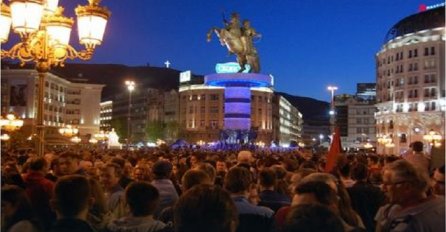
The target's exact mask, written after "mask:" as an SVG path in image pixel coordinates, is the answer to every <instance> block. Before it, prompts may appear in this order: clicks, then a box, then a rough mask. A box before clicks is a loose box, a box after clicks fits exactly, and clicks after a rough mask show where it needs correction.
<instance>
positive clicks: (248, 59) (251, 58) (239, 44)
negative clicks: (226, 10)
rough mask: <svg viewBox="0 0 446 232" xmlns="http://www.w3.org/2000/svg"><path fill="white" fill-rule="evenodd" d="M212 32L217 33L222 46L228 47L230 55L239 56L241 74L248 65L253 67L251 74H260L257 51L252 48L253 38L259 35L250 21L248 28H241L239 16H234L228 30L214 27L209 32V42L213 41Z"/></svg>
mask: <svg viewBox="0 0 446 232" xmlns="http://www.w3.org/2000/svg"><path fill="white" fill-rule="evenodd" d="M246 21H247V20H245V22H246ZM245 22H244V23H243V24H244V25H246V24H245ZM212 32H215V34H216V35H217V36H218V38H219V40H220V44H221V45H222V46H226V48H227V49H228V51H229V53H230V54H235V55H236V56H237V62H238V64H239V65H240V70H239V71H238V72H239V73H241V72H243V71H245V65H246V64H249V65H250V66H251V70H249V72H253V73H258V72H259V71H260V64H259V57H258V54H257V50H256V49H255V48H254V46H252V37H254V36H259V35H257V34H256V33H255V31H254V29H253V28H251V27H250V26H249V21H248V24H247V27H243V28H241V27H240V21H239V20H238V15H237V14H233V16H232V18H231V21H230V22H229V24H227V26H226V28H217V27H212V28H211V29H210V30H209V32H208V33H207V41H208V42H210V41H211V38H212Z"/></svg>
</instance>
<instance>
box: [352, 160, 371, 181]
mask: <svg viewBox="0 0 446 232" xmlns="http://www.w3.org/2000/svg"><path fill="white" fill-rule="evenodd" d="M367 176H368V169H367V166H366V165H365V164H363V163H356V164H355V165H353V168H352V170H351V177H352V179H353V180H356V181H365V180H367Z"/></svg>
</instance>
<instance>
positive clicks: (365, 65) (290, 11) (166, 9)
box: [60, 0, 441, 101]
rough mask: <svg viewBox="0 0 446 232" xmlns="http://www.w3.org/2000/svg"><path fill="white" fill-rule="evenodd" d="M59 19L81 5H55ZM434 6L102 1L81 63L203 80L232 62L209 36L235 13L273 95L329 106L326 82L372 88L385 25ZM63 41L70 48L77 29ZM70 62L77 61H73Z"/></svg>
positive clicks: (404, 0) (360, 1)
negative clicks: (90, 50)
mask: <svg viewBox="0 0 446 232" xmlns="http://www.w3.org/2000/svg"><path fill="white" fill-rule="evenodd" d="M60 2H61V3H60V4H62V5H66V6H67V7H66V10H65V12H66V14H72V12H73V6H74V5H75V3H76V4H79V3H80V4H82V5H84V4H85V2H86V1H78V0H76V1H68V0H61V1H60ZM437 3H441V1H439V0H337V1H335V0H299V1H298V0H256V1H253V0H251V1H248V0H230V1H228V0H226V1H223V0H193V1H192V0H103V1H102V2H101V5H105V6H107V7H108V8H109V9H110V10H111V11H112V16H111V18H110V20H109V23H108V25H107V29H106V33H105V36H104V43H103V45H101V46H100V47H98V48H97V50H96V52H95V54H94V58H93V59H92V60H91V61H89V63H114V64H125V65H129V66H141V65H146V64H147V63H149V64H150V65H151V66H157V67H163V66H164V64H163V63H164V62H165V61H166V60H169V61H170V62H171V63H172V65H171V68H174V69H177V70H180V71H185V70H192V72H193V73H194V74H201V75H206V74H211V73H214V72H215V69H214V68H215V64H216V63H222V62H229V61H235V56H228V55H227V54H228V52H227V50H226V48H225V47H222V46H220V43H219V42H218V39H217V38H216V37H215V36H214V37H213V40H212V41H211V42H210V43H207V42H206V33H207V31H208V30H209V29H210V28H211V27H212V26H217V27H222V26H223V22H222V15H223V14H225V15H226V18H228V19H229V16H230V14H231V12H234V11H236V12H238V13H239V14H240V17H241V19H242V20H243V19H249V20H250V21H251V25H252V26H253V27H254V28H256V30H257V32H259V33H261V34H262V38H261V39H260V40H259V41H257V42H256V43H255V46H256V47H257V50H258V52H259V56H260V62H261V73H265V74H272V75H274V77H275V89H276V90H277V91H282V92H287V93H289V94H293V95H299V96H306V97H312V98H316V99H319V100H324V101H329V99H330V94H329V92H328V91H327V90H326V87H327V86H328V85H329V84H333V85H336V86H338V87H339V90H338V91H337V92H336V94H339V93H354V92H355V90H356V83H358V82H375V58H374V57H375V54H376V52H378V51H379V50H380V48H381V46H382V44H383V41H384V37H385V35H386V33H387V32H388V30H389V29H390V27H391V26H392V25H394V24H395V23H397V22H398V21H399V20H401V19H402V18H404V17H406V16H409V15H412V14H415V13H417V12H418V7H419V5H420V4H425V5H434V4H437ZM72 33H73V36H72V40H71V43H72V44H77V43H78V42H77V30H76V29H74V30H73V32H72ZM75 62H79V61H78V60H76V61H75Z"/></svg>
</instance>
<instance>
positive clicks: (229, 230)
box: [174, 185, 238, 232]
mask: <svg viewBox="0 0 446 232" xmlns="http://www.w3.org/2000/svg"><path fill="white" fill-rule="evenodd" d="M174 221H175V231H177V232H190V231H194V232H207V231H210V232H234V231H235V230H236V227H237V221H238V215H237V209H236V207H235V205H234V202H233V201H232V199H231V197H230V196H229V194H228V193H227V192H226V191H224V190H223V189H221V188H220V187H218V186H215V185H197V186H195V187H193V188H191V189H189V190H188V191H186V192H185V193H183V195H181V197H180V199H179V200H178V202H177V203H176V204H175V207H174Z"/></svg>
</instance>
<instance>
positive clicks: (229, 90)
mask: <svg viewBox="0 0 446 232" xmlns="http://www.w3.org/2000/svg"><path fill="white" fill-rule="evenodd" d="M272 82H273V81H272V77H271V76H269V75H266V74H259V73H216V74H210V75H206V76H205V77H204V83H205V85H209V86H219V87H225V114H224V129H225V130H250V129H251V87H271V86H272V84H273V83H272Z"/></svg>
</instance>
